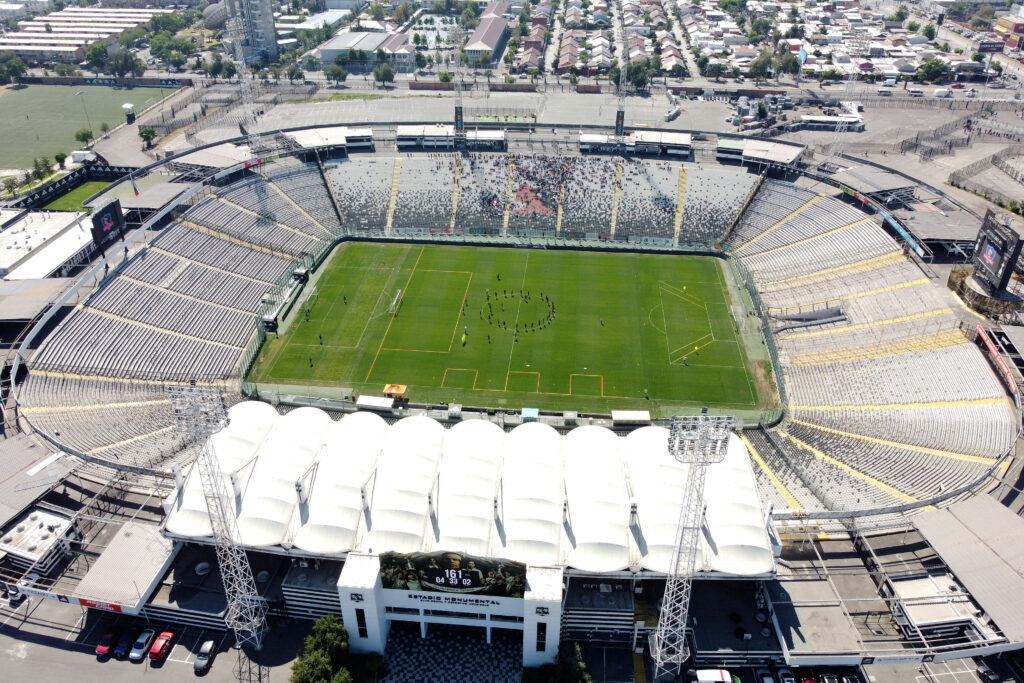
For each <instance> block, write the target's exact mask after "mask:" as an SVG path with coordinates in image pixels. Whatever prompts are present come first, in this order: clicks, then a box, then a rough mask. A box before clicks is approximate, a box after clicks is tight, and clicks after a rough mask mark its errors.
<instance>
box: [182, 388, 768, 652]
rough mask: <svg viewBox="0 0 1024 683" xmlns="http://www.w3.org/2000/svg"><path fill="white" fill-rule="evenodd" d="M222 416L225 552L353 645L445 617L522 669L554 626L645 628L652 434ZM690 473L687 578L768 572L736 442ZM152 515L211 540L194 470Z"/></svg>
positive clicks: (669, 541) (667, 472) (658, 434)
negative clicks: (694, 496) (482, 636)
mask: <svg viewBox="0 0 1024 683" xmlns="http://www.w3.org/2000/svg"><path fill="white" fill-rule="evenodd" d="M229 415H230V424H229V426H228V427H227V428H225V429H224V430H223V431H221V432H219V433H217V434H215V435H214V436H213V437H211V440H210V447H212V448H213V449H214V451H215V454H216V457H217V458H218V460H219V462H220V467H221V470H222V472H223V473H224V474H225V477H226V478H227V479H228V480H229V481H230V485H229V487H227V488H228V490H229V491H232V493H231V494H229V495H233V496H234V497H235V500H234V502H233V505H232V508H235V509H237V510H239V512H238V516H237V523H238V530H239V534H240V536H241V538H240V540H241V542H242V543H243V544H244V545H245V546H246V547H247V548H248V549H250V550H251V551H254V552H260V553H270V554H277V555H286V556H289V557H290V558H292V565H291V567H290V568H289V570H288V574H287V575H286V576H285V578H284V580H283V582H282V585H281V593H282V594H283V595H284V602H285V607H286V610H287V612H288V614H289V615H292V616H305V617H307V618H316V617H317V616H320V614H323V613H326V612H334V611H337V612H338V613H340V614H341V616H342V618H343V621H344V623H345V625H346V627H347V629H348V631H349V636H350V638H351V644H352V648H353V650H355V651H362V652H383V649H384V644H385V642H386V640H387V635H388V630H389V628H390V626H391V624H392V623H393V622H395V621H405V622H415V623H418V624H420V628H421V633H422V634H424V635H425V634H426V631H427V627H428V625H429V624H456V625H463V626H467V625H468V626H479V627H481V628H484V629H486V630H487V632H488V638H489V636H490V632H491V630H492V629H494V628H501V629H514V630H521V631H522V634H523V635H522V637H523V663H524V665H526V666H536V665H538V664H542V663H545V662H550V661H553V660H554V658H555V656H556V654H557V645H558V643H559V641H560V640H561V639H562V637H563V634H562V630H563V628H564V629H566V630H567V631H577V632H581V631H586V632H590V633H597V634H602V635H600V636H598V637H602V638H605V639H608V640H614V641H618V642H624V643H633V644H638V643H642V642H643V641H644V640H645V639H646V636H647V634H648V630H649V629H653V628H654V626H655V625H656V618H652V619H649V620H645V619H640V620H638V619H637V618H636V614H637V609H638V607H637V604H638V602H640V603H643V604H645V605H646V604H648V603H649V611H651V612H652V613H654V614H656V610H655V608H654V603H656V601H657V597H656V596H655V595H652V594H656V593H658V592H659V591H660V590H662V588H661V587H662V586H663V585H664V575H665V572H666V571H668V569H669V566H670V563H671V560H672V557H673V555H674V553H675V545H676V530H677V525H678V520H679V505H680V503H679V501H680V500H681V499H682V488H683V486H684V483H685V481H686V466H685V465H682V464H680V463H679V462H677V461H676V460H675V459H674V458H673V457H672V456H671V455H669V453H668V429H666V428H664V427H654V426H647V427H641V428H639V429H636V430H634V431H632V432H630V433H629V434H628V435H625V436H621V435H618V434H616V433H615V432H613V431H611V430H609V429H606V428H604V427H598V426H592V425H588V426H583V427H579V428H576V429H573V430H571V431H569V432H568V433H566V434H564V435H563V434H560V433H559V432H558V431H557V430H555V429H554V428H553V427H551V426H548V425H546V424H543V423H540V422H528V423H525V424H521V425H519V426H516V427H515V428H513V429H511V430H510V431H508V432H506V431H504V430H502V429H501V428H500V427H498V426H497V425H496V424H494V423H492V422H489V421H487V420H482V419H465V420H454V421H451V422H449V423H448V424H447V425H443V424H442V423H441V422H438V421H436V420H434V419H431V418H429V417H426V416H423V415H416V416H411V417H406V418H404V419H400V420H399V421H397V422H395V423H394V424H391V425H389V424H388V423H387V422H386V421H385V420H384V419H383V418H382V417H380V416H379V415H377V414H375V413H371V412H355V413H351V414H348V415H347V416H345V417H343V418H342V419H340V420H338V421H337V422H335V421H333V420H332V419H331V418H330V417H329V416H328V415H327V414H326V413H324V412H323V411H321V410H319V409H316V408H310V407H303V408H298V409H296V410H293V411H291V412H289V413H287V414H285V415H278V413H277V412H276V411H275V410H274V408H273V407H271V406H270V405H268V404H266V403H260V402H255V401H250V402H243V403H239V404H237V405H235V406H233V407H232V408H231V409H230V413H229ZM446 426H447V429H446V428H445V427H446ZM706 481H707V483H706V489H705V508H706V512H705V516H704V522H703V525H702V526H703V534H702V536H701V541H700V547H699V549H698V557H697V567H698V572H699V574H700V575H701V576H702V577H709V578H740V577H742V578H747V579H749V578H769V577H771V576H773V574H774V569H775V556H774V547H775V545H774V543H773V541H772V537H771V535H770V533H769V530H768V528H769V527H768V523H767V520H766V517H765V514H764V512H763V510H762V506H761V503H760V500H759V498H758V494H757V490H756V483H755V479H754V475H753V472H752V469H751V465H750V458H749V456H748V454H747V451H746V448H745V447H744V444H743V441H742V440H741V439H740V438H739V437H738V436H736V435H731V436H730V437H729V441H728V447H727V453H726V455H725V458H724V460H723V461H722V462H720V463H717V464H715V465H712V466H710V468H709V469H708V473H707V480H706ZM166 507H167V508H168V509H169V514H168V517H167V519H166V523H165V527H164V532H165V534H166V535H167V536H169V537H171V538H174V539H177V540H184V541H190V542H193V543H203V544H206V543H210V539H211V527H210V520H209V516H208V515H207V512H206V503H205V498H204V495H203V488H202V483H201V481H200V478H199V476H198V471H197V470H196V468H193V469H192V471H191V473H190V475H189V476H188V477H187V478H184V479H182V482H181V484H180V485H179V487H178V489H177V490H175V492H174V493H173V494H172V495H171V496H169V497H168V498H167V500H166ZM339 563H340V564H341V569H340V572H339V571H338V569H337V568H338V565H339ZM645 591H646V592H645ZM638 596H639V597H640V598H641V599H640V600H639V601H638V600H637V599H636V598H637V597H638Z"/></svg>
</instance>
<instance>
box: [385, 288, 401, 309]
mask: <svg viewBox="0 0 1024 683" xmlns="http://www.w3.org/2000/svg"><path fill="white" fill-rule="evenodd" d="M401 303H402V290H398V292H396V293H395V298H394V299H392V300H391V305H390V306H388V313H390V314H391V315H394V314H395V313H397V312H398V306H399V304H401Z"/></svg>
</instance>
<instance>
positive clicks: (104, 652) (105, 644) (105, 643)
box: [96, 628, 121, 657]
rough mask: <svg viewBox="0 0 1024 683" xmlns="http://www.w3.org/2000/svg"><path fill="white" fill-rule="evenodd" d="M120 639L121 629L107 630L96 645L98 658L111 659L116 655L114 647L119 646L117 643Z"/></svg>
mask: <svg viewBox="0 0 1024 683" xmlns="http://www.w3.org/2000/svg"><path fill="white" fill-rule="evenodd" d="M120 638H121V631H120V629H116V628H111V629H107V632H106V633H104V634H103V635H102V636H100V641H99V642H98V643H96V656H97V657H109V656H110V655H112V654H113V653H114V646H115V645H117V641H118V640H119V639H120Z"/></svg>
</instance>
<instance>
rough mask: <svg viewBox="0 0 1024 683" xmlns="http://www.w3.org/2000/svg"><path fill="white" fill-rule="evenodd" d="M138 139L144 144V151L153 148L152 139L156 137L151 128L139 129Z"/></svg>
mask: <svg viewBox="0 0 1024 683" xmlns="http://www.w3.org/2000/svg"><path fill="white" fill-rule="evenodd" d="M139 137H140V138H142V141H143V142H145V143H146V149H149V148H150V147H152V146H153V139H154V138H155V137H156V131H155V130H153V129H152V128H140V129H139Z"/></svg>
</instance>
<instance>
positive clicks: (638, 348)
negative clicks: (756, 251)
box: [249, 242, 777, 416]
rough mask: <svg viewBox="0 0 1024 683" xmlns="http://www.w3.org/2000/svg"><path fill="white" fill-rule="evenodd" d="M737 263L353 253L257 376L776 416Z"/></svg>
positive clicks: (498, 253)
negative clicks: (735, 274) (730, 279)
mask: <svg viewBox="0 0 1024 683" xmlns="http://www.w3.org/2000/svg"><path fill="white" fill-rule="evenodd" d="M723 266H724V263H723V262H722V261H721V260H720V259H717V258H713V257H706V256H677V255H656V254H634V253H607V252H585V251H556V250H541V249H510V248H497V247H493V248H492V247H461V246H460V247H453V246H437V245H426V246H424V245H420V244H373V243H361V242H348V243H345V244H343V245H342V246H340V247H339V248H338V249H337V250H335V252H334V253H333V254H332V255H331V256H330V257H329V259H328V261H327V262H326V263H325V264H324V266H323V267H322V268H321V272H320V275H319V278H318V279H317V280H316V281H315V282H312V283H311V284H310V285H309V286H308V293H307V295H306V298H305V300H304V301H302V302H300V304H299V305H297V306H296V308H295V310H294V311H293V312H292V313H291V315H290V316H289V318H290V323H288V324H286V325H284V326H283V327H282V330H281V331H280V333H279V336H275V335H274V334H271V335H269V336H268V338H267V341H266V343H265V344H264V345H263V348H262V350H261V352H260V354H259V356H258V358H257V359H256V362H255V363H254V365H253V369H252V371H251V372H250V376H249V379H250V381H252V382H255V383H257V384H258V385H259V386H260V389H261V391H268V390H270V391H274V390H276V391H281V392H282V393H283V392H286V391H294V392H295V393H306V392H303V391H302V390H301V387H317V388H321V389H327V388H334V389H335V390H336V391H335V392H328V391H324V392H317V391H315V390H314V391H313V392H312V393H323V395H331V396H335V395H337V392H343V393H345V394H346V395H357V394H371V395H381V393H382V391H383V387H384V385H385V384H391V383H394V384H405V385H408V387H409V390H408V391H409V393H408V395H409V398H410V400H412V401H413V402H419V403H436V402H445V403H448V402H455V403H462V404H465V405H467V406H481V407H492V408H505V409H509V408H514V409H519V408H523V407H529V408H540V409H542V410H544V409H547V410H578V411H583V412H607V411H610V410H613V409H623V410H625V409H644V410H650V411H651V413H652V415H656V416H657V415H668V414H672V413H675V412H693V411H694V410H695V409H697V408H699V407H701V406H708V407H714V408H718V409H722V410H733V411H744V412H745V411H756V410H758V409H760V408H766V407H771V406H774V405H775V404H776V403H777V397H776V396H775V395H774V389H773V387H772V385H771V378H770V365H769V364H768V363H767V361H766V360H763V358H764V354H763V353H762V352H761V349H757V351H756V353H757V354H758V359H757V360H756V361H755V362H751V361H750V359H749V358H748V353H747V349H746V348H745V346H744V341H743V340H744V337H748V338H753V339H757V337H756V319H754V318H750V319H745V318H746V308H745V307H744V306H743V304H742V303H741V302H740V301H739V299H738V296H739V295H738V294H736V295H735V297H736V299H735V300H733V299H730V296H731V295H730V290H729V286H728V284H727V282H726V279H725V278H726V274H725V273H724V272H723ZM307 311H308V314H307ZM734 311H738V315H737V316H734ZM737 317H738V318H739V321H738V322H737V320H736V318H737ZM743 328H748V329H747V333H746V334H741V332H743ZM750 330H755V334H754V335H752V334H751V333H750ZM758 346H759V344H758Z"/></svg>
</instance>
